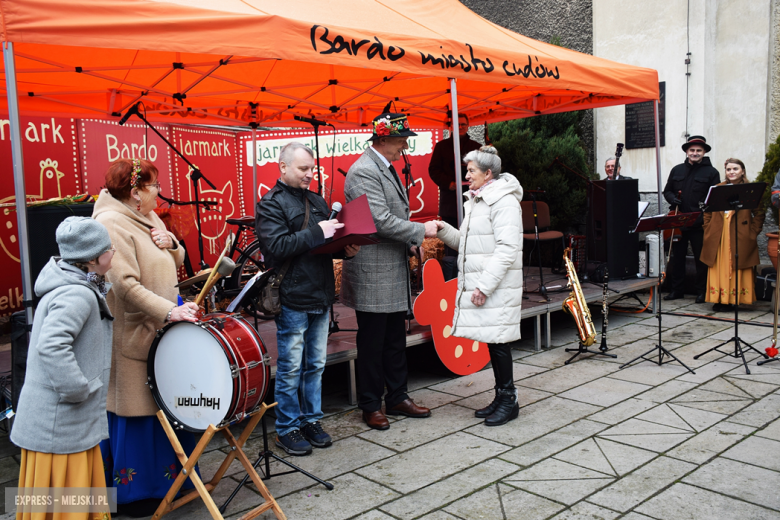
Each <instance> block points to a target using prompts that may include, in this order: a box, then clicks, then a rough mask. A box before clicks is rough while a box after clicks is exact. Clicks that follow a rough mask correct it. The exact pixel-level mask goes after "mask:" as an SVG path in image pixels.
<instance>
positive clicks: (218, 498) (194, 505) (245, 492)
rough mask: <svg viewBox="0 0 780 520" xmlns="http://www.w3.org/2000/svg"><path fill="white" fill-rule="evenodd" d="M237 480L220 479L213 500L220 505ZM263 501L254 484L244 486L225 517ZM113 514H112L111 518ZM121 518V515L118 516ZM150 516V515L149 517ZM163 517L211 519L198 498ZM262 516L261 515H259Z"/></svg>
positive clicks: (173, 519) (241, 511)
mask: <svg viewBox="0 0 780 520" xmlns="http://www.w3.org/2000/svg"><path fill="white" fill-rule="evenodd" d="M236 484H237V482H235V481H234V480H232V479H227V480H224V481H222V482H221V483H220V484H219V486H217V488H216V489H215V490H214V492H213V493H212V495H211V496H212V497H213V498H214V502H216V503H217V504H218V505H222V504H223V503H224V502H225V500H226V499H227V497H228V496H230V494H231V493H232V492H233V489H235V487H236ZM263 502H264V499H263V497H262V496H261V495H259V494H258V493H257V491H255V489H254V486H251V487H244V488H242V489H241V491H239V492H238V494H237V495H236V497H235V498H234V499H233V501H232V502H231V503H230V505H229V506H228V508H227V510H226V511H225V515H224V516H225V518H229V517H230V516H233V515H238V516H240V515H241V514H243V513H244V512H245V511H247V510H249V509H253V508H255V507H257V506H258V505H260V504H261V503H263ZM113 517H114V516H113V515H112V518H113ZM120 518H121V517H120ZM149 518H151V517H149ZM163 518H165V519H166V520H167V519H170V520H212V518H213V517H212V516H211V514H210V513H209V511H208V509H206V505H205V504H204V503H203V501H202V500H200V499H195V500H193V501H192V502H190V503H189V504H186V505H184V506H182V507H180V508H179V509H176V510H175V511H172V512H170V513H168V514H167V515H165V516H164V517H163ZM260 518H262V517H260Z"/></svg>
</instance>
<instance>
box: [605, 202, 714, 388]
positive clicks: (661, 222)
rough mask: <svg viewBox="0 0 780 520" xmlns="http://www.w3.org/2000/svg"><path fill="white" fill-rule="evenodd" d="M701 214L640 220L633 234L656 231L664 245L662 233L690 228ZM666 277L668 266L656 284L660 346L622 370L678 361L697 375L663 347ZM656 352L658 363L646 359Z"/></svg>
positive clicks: (629, 362) (626, 364)
mask: <svg viewBox="0 0 780 520" xmlns="http://www.w3.org/2000/svg"><path fill="white" fill-rule="evenodd" d="M699 215H700V213H678V214H677V215H658V216H656V217H646V218H640V219H639V221H638V222H637V225H636V227H635V228H634V231H633V233H639V232H642V231H656V232H657V233H658V243H659V244H663V241H662V239H661V232H662V231H663V230H664V229H673V228H681V227H685V226H690V225H691V224H693V223H694V222H695V221H696V219H697V218H699ZM665 277H666V266H664V270H663V271H662V274H661V276H659V277H658V283H657V284H656V290H655V296H654V297H655V298H657V300H658V309H657V311H656V318H658V344H657V345H656V346H655V347H653V348H651V349H650V350H648V351H647V352H645V353H644V354H641V355H639V356H637V357H635V358H634V359H632V360H631V361H628V362H626V363H623V364H622V365H620V368H621V369H623V368H626V367H627V366H629V365H630V364H632V363H633V362H634V361H637V360H639V359H641V360H643V361H650V362H652V363H655V364H657V365H658V366H661V365H663V364H664V363H671V362H672V361H677V362H678V363H680V364H681V365H682V366H683V367H684V368H685V370H687V371H688V372H690V373H691V374H695V373H696V372H694V371H693V370H691V369H690V368H689V367H688V365H686V364H685V363H683V362H682V361H680V360H679V359H677V356H675V355H674V354H672V353H671V352H669V351H668V350H666V349H665V348H664V347H663V344H662V342H661V301H662V298H661V284H662V283H664V278H665ZM655 350H658V361H655V360H653V359H650V358H648V357H646V356H647V355H648V354H651V353H652V352H654V351H655ZM664 356H669V357H670V358H672V359H669V360H667V361H664Z"/></svg>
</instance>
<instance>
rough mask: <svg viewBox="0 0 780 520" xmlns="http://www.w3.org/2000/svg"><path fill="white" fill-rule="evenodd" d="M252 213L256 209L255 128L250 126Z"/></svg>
mask: <svg viewBox="0 0 780 520" xmlns="http://www.w3.org/2000/svg"><path fill="white" fill-rule="evenodd" d="M252 193H253V195H252V201H253V204H252V211H253V212H254V211H255V208H256V207H257V128H256V127H255V126H252Z"/></svg>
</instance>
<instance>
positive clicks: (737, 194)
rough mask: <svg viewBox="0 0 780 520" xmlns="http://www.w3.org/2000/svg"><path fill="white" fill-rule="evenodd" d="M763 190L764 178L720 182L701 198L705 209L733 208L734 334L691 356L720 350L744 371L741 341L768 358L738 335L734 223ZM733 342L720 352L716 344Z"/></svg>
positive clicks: (753, 206) (737, 248) (697, 357)
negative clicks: (731, 349) (729, 349)
mask: <svg viewBox="0 0 780 520" xmlns="http://www.w3.org/2000/svg"><path fill="white" fill-rule="evenodd" d="M764 190H766V183H765V182H752V183H748V184H726V185H724V186H712V187H710V192H709V193H708V194H707V199H706V200H705V201H704V206H705V208H706V210H705V211H708V212H711V211H733V212H734V215H733V216H732V217H731V220H732V221H733V222H734V231H733V233H734V257H735V259H736V261H735V263H734V265H735V270H734V271H735V275H736V281H737V282H736V283H737V285H736V294H735V295H734V336H733V337H732V338H731V339H729V340H728V341H724V342H723V343H721V344H719V345H716V346H714V347H712V348H711V349H709V350H705V351H704V352H702V353H701V354H696V355H695V356H693V359H699V358H700V357H701V356H703V355H704V354H707V353H709V352H712V351H713V350H714V351H716V352H720V353H721V354H725V355H727V356H731V357H733V358H740V357H741V358H742V364H743V365H744V366H745V373H746V374H750V369H749V368H748V366H747V361H746V360H745V352H744V350H743V349H742V344H744V345H745V346H747V348H748V349H750V350H753V351H755V352H757V353H758V354H760V355H762V356H764V357H765V358H767V359H768V358H769V356H767V355H766V354H764V353H763V352H761V351H760V350H758V349H757V348H755V347H754V346H753V345H751V344H750V343H748V342H747V341H745V340H743V339H741V338H740V337H739V233H738V230H737V226H738V224H739V222H738V220H739V218H738V215H739V213H738V211H739V210H741V209H756V208H757V207H758V206H759V204H761V197H762V196H763V195H764ZM732 341H733V342H734V352H733V353H731V352H722V351H720V350H718V348H720V347H722V346H723V345H726V344H728V343H731V342H732Z"/></svg>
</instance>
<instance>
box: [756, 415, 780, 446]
mask: <svg viewBox="0 0 780 520" xmlns="http://www.w3.org/2000/svg"><path fill="white" fill-rule="evenodd" d="M756 435H758V436H759V437H766V438H767V439H772V440H775V441H780V419H777V420H775V421H773V422H771V423H770V424H769V425H768V426H766V427H765V428H764V429H763V430H761V431H759V432H757V433H756Z"/></svg>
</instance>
